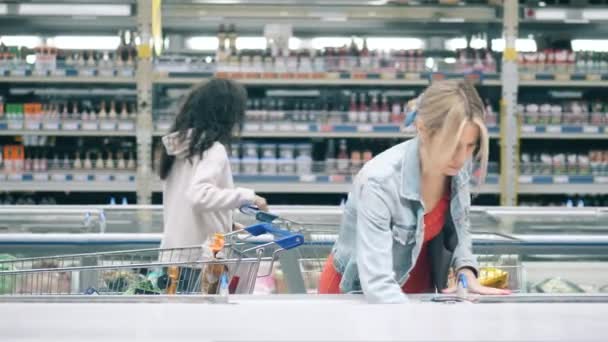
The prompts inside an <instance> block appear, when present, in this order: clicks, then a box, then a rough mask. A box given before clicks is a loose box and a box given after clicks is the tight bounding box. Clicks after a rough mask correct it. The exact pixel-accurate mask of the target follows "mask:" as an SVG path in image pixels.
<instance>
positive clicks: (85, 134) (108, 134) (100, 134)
mask: <svg viewBox="0 0 608 342" xmlns="http://www.w3.org/2000/svg"><path fill="white" fill-rule="evenodd" d="M17 135H37V136H57V137H134V136H135V132H134V131H116V130H115V131H82V130H78V131H63V130H58V131H50V130H4V129H0V136H17Z"/></svg>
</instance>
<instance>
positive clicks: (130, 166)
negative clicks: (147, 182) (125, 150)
mask: <svg viewBox="0 0 608 342" xmlns="http://www.w3.org/2000/svg"><path fill="white" fill-rule="evenodd" d="M135 168H136V166H135V159H134V158H133V152H131V153H129V160H128V161H127V169H129V170H135Z"/></svg>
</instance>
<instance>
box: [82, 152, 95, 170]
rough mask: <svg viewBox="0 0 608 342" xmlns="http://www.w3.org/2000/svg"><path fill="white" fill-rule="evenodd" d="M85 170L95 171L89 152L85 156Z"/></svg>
mask: <svg viewBox="0 0 608 342" xmlns="http://www.w3.org/2000/svg"><path fill="white" fill-rule="evenodd" d="M83 168H84V169H85V170H92V169H93V162H92V161H91V154H90V153H89V152H87V153H86V154H85V158H84V163H83Z"/></svg>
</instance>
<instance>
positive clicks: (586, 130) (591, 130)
mask: <svg viewBox="0 0 608 342" xmlns="http://www.w3.org/2000/svg"><path fill="white" fill-rule="evenodd" d="M583 132H584V133H590V134H597V133H599V132H600V128H599V127H597V126H583Z"/></svg>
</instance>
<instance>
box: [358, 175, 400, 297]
mask: <svg viewBox="0 0 608 342" xmlns="http://www.w3.org/2000/svg"><path fill="white" fill-rule="evenodd" d="M382 197H383V191H382V189H381V186H380V185H379V184H378V183H376V182H373V181H368V183H367V184H365V185H363V187H362V188H361V192H360V195H359V201H358V204H357V248H356V253H357V266H358V270H359V279H360V280H361V287H362V289H363V293H364V294H365V296H366V297H367V299H368V300H369V301H370V302H374V303H403V302H406V301H407V297H406V296H405V295H404V294H403V292H402V291H401V287H400V286H399V283H397V280H396V279H395V276H394V270H393V252H392V250H393V236H392V232H391V228H390V222H391V214H390V211H389V209H388V206H387V205H386V203H385V202H384V200H383V198H382Z"/></svg>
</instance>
